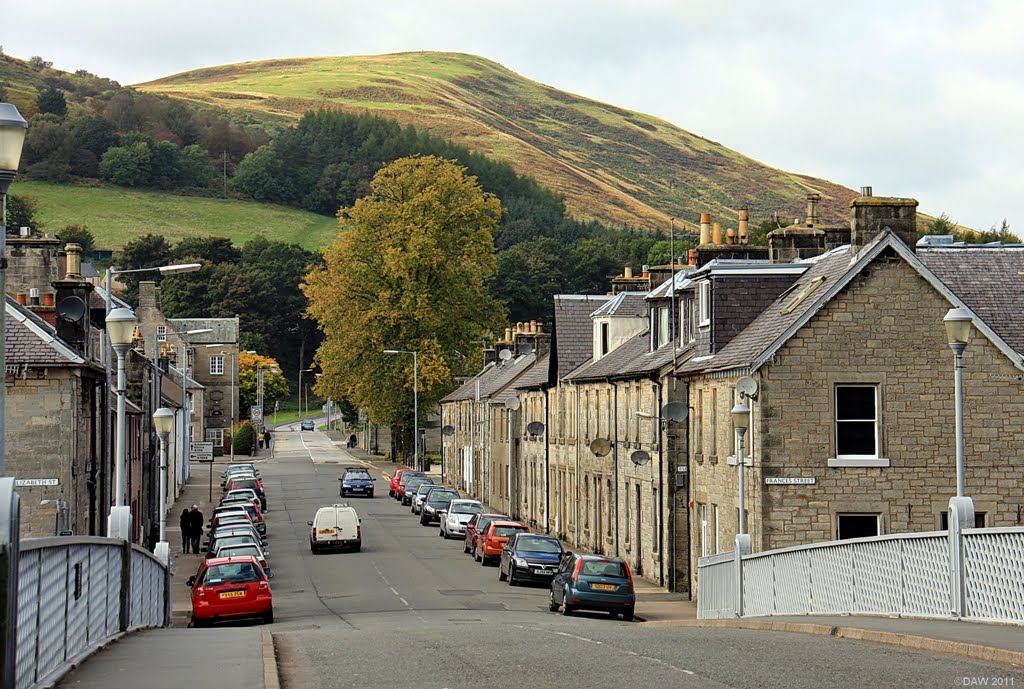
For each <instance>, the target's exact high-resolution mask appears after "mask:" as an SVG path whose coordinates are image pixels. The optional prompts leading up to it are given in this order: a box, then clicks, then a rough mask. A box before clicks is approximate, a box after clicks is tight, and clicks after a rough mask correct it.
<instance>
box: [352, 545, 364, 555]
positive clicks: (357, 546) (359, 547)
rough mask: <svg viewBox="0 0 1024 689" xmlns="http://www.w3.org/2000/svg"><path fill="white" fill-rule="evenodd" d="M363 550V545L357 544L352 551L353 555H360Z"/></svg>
mask: <svg viewBox="0 0 1024 689" xmlns="http://www.w3.org/2000/svg"><path fill="white" fill-rule="evenodd" d="M362 549H363V544H362V543H357V544H356V547H355V548H353V549H352V552H353V553H358V552H359V551H360V550H362Z"/></svg>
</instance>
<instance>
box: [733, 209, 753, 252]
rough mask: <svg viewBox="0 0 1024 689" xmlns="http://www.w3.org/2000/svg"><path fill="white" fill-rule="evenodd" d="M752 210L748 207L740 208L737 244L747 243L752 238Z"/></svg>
mask: <svg viewBox="0 0 1024 689" xmlns="http://www.w3.org/2000/svg"><path fill="white" fill-rule="evenodd" d="M749 223H750V212H749V211H748V210H747V209H746V208H741V209H740V218H739V226H738V227H737V228H736V241H737V244H746V243H747V242H748V241H749V240H750V230H749V227H750V225H749Z"/></svg>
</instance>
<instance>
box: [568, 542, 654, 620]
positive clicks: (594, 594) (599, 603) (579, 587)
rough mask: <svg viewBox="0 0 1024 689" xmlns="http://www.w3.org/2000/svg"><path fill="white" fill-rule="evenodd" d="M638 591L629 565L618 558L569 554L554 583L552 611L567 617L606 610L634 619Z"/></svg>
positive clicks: (614, 614) (612, 613)
mask: <svg viewBox="0 0 1024 689" xmlns="http://www.w3.org/2000/svg"><path fill="white" fill-rule="evenodd" d="M635 605H636V592H635V591H634V589H633V575H632V573H631V572H630V571H629V565H628V564H627V563H626V562H625V561H624V560H620V559H618V558H615V557H605V556H604V555H580V554H579V553H566V554H565V557H563V558H562V561H561V563H560V565H559V567H558V571H557V572H555V576H554V578H552V580H551V591H550V593H549V594H548V609H549V610H551V612H556V611H557V610H558V608H559V606H561V608H562V614H563V615H571V614H572V613H573V611H575V610H604V611H607V612H608V613H610V614H611V616H612V617H615V616H616V615H622V619H624V620H626V621H627V622H628V621H630V620H632V619H633V611H634V606H635Z"/></svg>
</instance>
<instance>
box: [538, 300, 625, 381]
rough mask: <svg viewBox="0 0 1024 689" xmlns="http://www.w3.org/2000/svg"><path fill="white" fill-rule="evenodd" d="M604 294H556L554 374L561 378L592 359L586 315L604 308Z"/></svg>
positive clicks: (591, 326)
mask: <svg viewBox="0 0 1024 689" xmlns="http://www.w3.org/2000/svg"><path fill="white" fill-rule="evenodd" d="M610 299H611V297H610V296H609V295H607V294H556V295H555V325H554V341H553V342H552V344H551V347H552V350H553V356H554V359H553V360H554V362H555V365H556V366H557V371H556V372H555V373H556V375H557V377H558V378H561V377H563V376H565V375H567V374H569V373H570V372H571V371H573V370H575V369H576V368H577V367H578V366H579V365H580V364H582V363H583V362H584V361H586V360H588V359H590V357H591V356H593V351H592V350H593V347H594V323H593V321H592V320H591V318H590V314H592V313H593V312H594V311H596V310H597V309H599V308H600V307H602V306H604V304H605V302H607V301H608V300H610Z"/></svg>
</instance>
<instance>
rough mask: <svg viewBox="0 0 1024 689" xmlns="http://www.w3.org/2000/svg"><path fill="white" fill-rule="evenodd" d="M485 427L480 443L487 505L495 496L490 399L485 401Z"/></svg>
mask: <svg viewBox="0 0 1024 689" xmlns="http://www.w3.org/2000/svg"><path fill="white" fill-rule="evenodd" d="M483 411H484V427H483V428H482V429H481V430H480V443H481V445H483V447H482V448H481V449H482V450H483V461H481V463H480V494H481V495H483V496H484V499H483V500H481V502H483V503H484V504H485V505H489V504H490V500H491V499H492V498H493V497H494V496H493V495H492V494H491V486H490V480H489V479H491V477H492V476H493V474H494V472H493V471H491V469H492V467H491V462H493V461H494V453H493V450H494V444H493V442H492V440H493V439H492V434H491V423H490V420H491V403H490V401H487V402H484V409H483Z"/></svg>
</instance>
